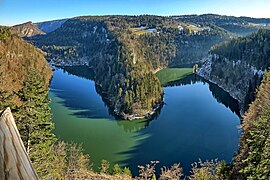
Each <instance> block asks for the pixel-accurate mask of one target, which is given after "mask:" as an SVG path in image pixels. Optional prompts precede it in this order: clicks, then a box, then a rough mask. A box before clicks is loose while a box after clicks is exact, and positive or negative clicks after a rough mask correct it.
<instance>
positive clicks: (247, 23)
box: [174, 14, 270, 36]
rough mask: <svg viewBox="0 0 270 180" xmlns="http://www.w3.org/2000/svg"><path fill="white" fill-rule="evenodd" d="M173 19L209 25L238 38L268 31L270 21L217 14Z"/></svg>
mask: <svg viewBox="0 0 270 180" xmlns="http://www.w3.org/2000/svg"><path fill="white" fill-rule="evenodd" d="M174 18H175V19H179V20H181V21H184V22H189V23H190V22H193V23H202V24H209V23H210V24H213V25H216V26H218V27H221V28H224V29H225V30H227V31H230V32H232V33H234V34H236V35H238V36H244V35H249V34H251V33H253V32H257V31H258V30H259V29H262V28H264V29H265V28H268V29H270V19H267V18H250V17H234V16H222V15H217V14H203V15H184V16H175V17H174Z"/></svg>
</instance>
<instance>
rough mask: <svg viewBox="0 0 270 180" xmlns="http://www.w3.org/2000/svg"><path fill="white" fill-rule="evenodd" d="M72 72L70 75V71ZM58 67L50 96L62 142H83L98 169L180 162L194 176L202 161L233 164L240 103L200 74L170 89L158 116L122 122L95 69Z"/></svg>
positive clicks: (159, 165) (171, 86)
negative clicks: (108, 101) (109, 103)
mask: <svg viewBox="0 0 270 180" xmlns="http://www.w3.org/2000/svg"><path fill="white" fill-rule="evenodd" d="M68 72H69V73H68ZM68 72H66V71H64V70H62V69H58V68H56V69H55V71H54V74H53V78H52V81H51V86H50V92H49V96H50V98H51V99H52V102H51V104H50V106H51V108H52V113H53V121H54V123H55V130H54V133H55V134H56V136H57V137H58V138H59V139H60V140H64V141H66V142H76V143H79V144H82V147H83V148H84V151H85V153H88V154H89V155H90V159H91V161H92V162H93V163H94V168H95V169H97V167H98V166H99V165H100V161H101V160H102V159H105V160H108V161H109V162H110V163H111V164H114V163H119V164H120V165H122V166H129V167H130V169H131V171H132V173H133V174H134V175H136V174H137V173H138V168H137V166H138V165H144V164H146V163H149V162H150V161H151V160H158V161H160V163H159V164H158V165H157V170H159V169H160V167H162V166H170V165H172V164H173V163H180V164H181V166H182V167H183V169H184V172H185V173H186V174H188V172H189V171H190V167H191V164H192V163H193V162H197V161H198V160H199V159H202V160H209V159H216V158H218V159H219V160H226V161H227V162H231V160H232V158H233V155H234V153H235V152H236V151H237V149H238V144H239V137H240V134H241V129H239V126H240V118H239V109H238V105H237V101H236V100H234V99H233V98H231V97H230V96H229V94H228V93H226V92H225V91H223V90H222V89H220V88H219V87H218V86H216V85H214V84H212V83H209V82H206V81H204V80H203V79H201V78H199V77H196V76H195V75H189V76H187V77H185V78H183V79H181V80H178V81H174V82H171V83H169V84H167V86H166V87H164V92H165V96H164V98H165V99H164V102H165V104H164V106H163V107H162V108H161V110H160V112H158V114H157V115H156V116H155V117H154V118H153V119H152V120H134V121H123V120H119V119H117V118H116V117H114V116H113V115H111V114H110V112H109V110H108V107H107V106H106V104H104V102H103V100H102V97H101V96H100V95H99V94H98V93H97V92H96V87H95V83H94V81H93V80H92V79H93V72H92V71H91V70H90V69H87V68H85V67H73V68H69V69H68Z"/></svg>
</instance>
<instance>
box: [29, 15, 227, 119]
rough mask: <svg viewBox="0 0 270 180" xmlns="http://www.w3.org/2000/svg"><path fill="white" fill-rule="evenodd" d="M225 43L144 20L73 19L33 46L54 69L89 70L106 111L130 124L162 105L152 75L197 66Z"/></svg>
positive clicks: (210, 32) (213, 33)
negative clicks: (83, 67) (104, 100)
mask: <svg viewBox="0 0 270 180" xmlns="http://www.w3.org/2000/svg"><path fill="white" fill-rule="evenodd" d="M192 27H193V26H192ZM229 37H230V35H229V34H228V33H227V32H226V31H224V30H221V29H220V28H218V27H215V26H211V27H201V28H199V30H198V29H194V27H193V28H191V27H190V25H188V24H184V23H180V22H178V21H175V20H173V19H172V18H168V17H159V16H147V15H146V16H100V17H78V18H73V19H70V20H68V21H66V22H65V23H64V24H63V25H62V26H61V27H60V28H59V29H57V30H55V31H54V32H52V33H50V34H48V35H46V36H38V37H36V38H33V39H32V40H33V41H34V43H35V44H36V45H37V46H38V47H40V48H41V49H43V50H44V51H46V52H47V53H48V56H47V57H48V60H49V61H50V63H52V64H56V65H64V66H65V65H88V66H89V67H91V68H92V69H93V70H94V71H95V74H96V76H95V77H96V78H95V81H96V83H97V84H98V85H99V86H100V89H101V91H102V93H103V95H104V97H105V98H106V97H109V98H107V103H108V104H109V107H110V108H111V109H112V110H113V111H114V112H115V113H116V114H117V115H120V116H121V117H122V118H125V119H132V118H134V117H143V116H149V115H150V114H152V113H153V109H155V108H156V107H158V106H159V104H160V103H162V94H163V90H162V88H161V85H160V82H159V80H158V79H157V77H156V76H155V74H154V73H155V72H156V71H158V70H159V69H162V68H164V67H167V66H177V65H181V64H187V63H194V62H198V61H200V60H201V58H202V57H203V56H204V55H206V54H207V51H208V50H209V49H210V47H211V46H212V45H214V44H216V43H218V42H221V41H223V40H225V39H228V38H229ZM195 50H196V51H195ZM194 52H196V53H194Z"/></svg>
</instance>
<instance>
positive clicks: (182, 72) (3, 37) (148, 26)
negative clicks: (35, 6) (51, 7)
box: [0, 14, 270, 179]
mask: <svg viewBox="0 0 270 180" xmlns="http://www.w3.org/2000/svg"><path fill="white" fill-rule="evenodd" d="M45 58H46V60H47V63H46V60H45ZM269 66H270V19H266V18H248V17H233V16H222V15H215V14H204V15H181V16H156V15H138V16H126V15H106V16H78V17H74V18H66V19H59V20H53V21H45V22H39V23H32V22H27V23H23V24H19V25H15V26H12V27H2V26H1V27H0V77H1V79H0V100H1V103H0V108H1V109H0V111H1V110H2V109H4V108H7V107H11V110H12V113H13V114H14V117H15V119H17V122H16V124H17V126H18V129H19V132H20V134H21V138H22V141H23V143H24V146H25V148H26V152H27V154H28V155H29V158H30V159H31V161H32V162H33V167H34V168H35V169H36V171H37V173H38V175H39V176H40V177H42V178H44V179H52V178H55V177H63V178H64V179H65V178H67V179H70V178H71V179H76V178H78V177H80V178H81V179H84V178H86V177H88V178H89V177H90V179H92V178H93V179H95V178H97V179H99V178H101V177H102V178H105V179H106V178H107V179H114V178H116V179H121V178H123V179H126V178H127V179H131V178H134V177H135V178H136V179H140V177H142V176H143V173H145V172H144V170H143V168H144V166H140V165H145V164H147V163H149V162H151V163H152V164H150V165H146V166H145V167H147V168H148V169H146V171H148V170H149V171H150V172H151V171H152V172H151V173H150V174H148V175H149V178H151V179H155V178H160V179H162V178H163V179H164V178H165V179H166V176H167V175H166V173H174V172H176V171H177V173H176V175H174V176H173V177H174V178H176V179H180V177H184V176H185V177H186V178H190V179H192V177H196V176H198V177H199V176H200V175H205V177H208V178H209V179H267V178H268V177H270V171H269V169H270V163H269V159H270V156H269V152H270V149H269V147H270V146H269V137H270V136H269V122H270V121H269V117H270V116H269V109H270V108H269V102H270V100H269V97H270V94H269V88H268V87H269V82H270V80H269ZM0 120H1V119H0ZM89 156H90V157H89ZM44 157H46V158H44ZM216 158H217V159H218V160H224V161H217V162H216V161H211V160H214V159H216ZM199 159H201V160H202V162H199V166H197V165H198V164H197V165H196V164H192V163H194V162H198V161H200V160H199ZM156 160H157V161H159V163H158V164H156V165H153V164H155V163H156ZM208 160H210V161H208ZM174 163H180V165H177V164H174ZM109 164H111V166H110V165H109ZM91 165H93V166H92V168H89V166H90V167H91ZM152 166H153V167H154V166H155V168H156V169H154V168H152ZM164 166H166V167H168V169H166V168H165V167H164ZM162 167H164V168H162ZM169 167H171V168H170V169H169ZM175 167H176V168H175ZM174 168H175V169H174ZM209 169H211V170H212V171H210V170H209ZM130 170H131V171H130ZM131 173H132V175H131ZM119 176H120V177H119ZM75 177H76V178H75ZM80 178H78V179H80ZM142 179H143V178H142ZM172 179H173V178H172ZM195 179H196V178H195Z"/></svg>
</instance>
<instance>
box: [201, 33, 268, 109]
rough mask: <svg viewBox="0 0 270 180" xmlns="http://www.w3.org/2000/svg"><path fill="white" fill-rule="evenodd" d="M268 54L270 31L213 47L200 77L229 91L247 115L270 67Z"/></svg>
mask: <svg viewBox="0 0 270 180" xmlns="http://www.w3.org/2000/svg"><path fill="white" fill-rule="evenodd" d="M269 54H270V30H260V31H259V32H258V33H254V34H252V35H250V36H247V37H243V38H237V39H233V40H231V41H228V42H224V43H221V44H220V45H217V46H215V47H213V48H212V50H211V52H210V54H209V55H208V56H207V57H206V58H205V59H204V61H205V62H204V64H203V65H202V67H201V68H200V69H199V71H198V72H197V74H198V75H200V76H202V77H204V78H205V79H208V80H210V81H212V82H214V83H216V84H217V85H219V86H220V87H222V88H223V89H225V90H226V91H227V92H229V93H230V95H231V96H232V97H234V98H235V99H237V100H238V101H239V103H240V106H241V109H242V112H244V111H245V110H246V109H247V108H248V104H249V103H250V102H251V101H253V100H254V93H255V89H256V88H257V86H258V85H259V84H260V81H261V79H262V76H263V74H264V70H265V69H267V68H268V67H269V65H270V56H269Z"/></svg>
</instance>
